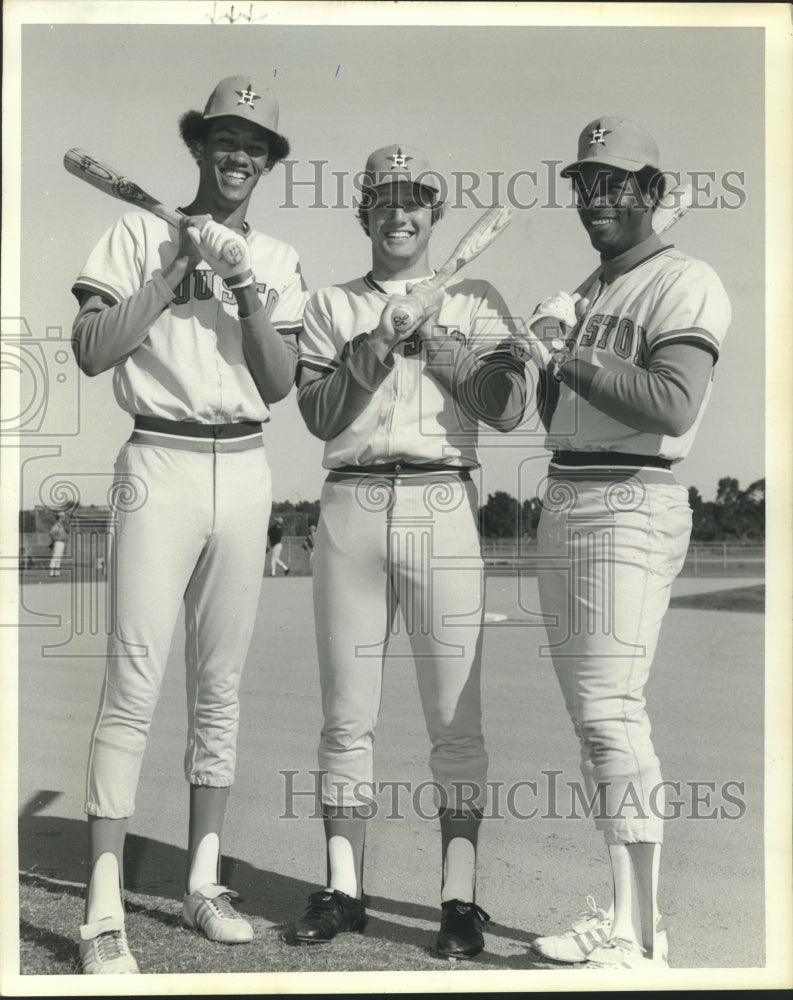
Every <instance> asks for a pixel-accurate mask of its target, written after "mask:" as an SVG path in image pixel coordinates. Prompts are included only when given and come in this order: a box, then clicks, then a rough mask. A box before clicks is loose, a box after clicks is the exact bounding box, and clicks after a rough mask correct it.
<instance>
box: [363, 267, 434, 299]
mask: <svg viewBox="0 0 793 1000" xmlns="http://www.w3.org/2000/svg"><path fill="white" fill-rule="evenodd" d="M435 274H436V272H435V271H434V270H433V271H431V272H430V274H425V275H424V277H423V278H390V279H388V280H387V281H386V280H385V279H381V281H385V284H387V285H388V284H390V283H391V282H392V281H405V282H407V283H408V284H412V283H415V282H417V281H426V280H427V279H428V278H432V277H434V276H435ZM363 280H364V284H365V285H368V286H369V288H373V289H374V290H375V291H376V292H382V293H383V295H388V292H387V291H386V290H385V288H383V286H382V285H381V284H380V282H378V281H376V280H375V278H374V277H373V276H372V272H371V271H369V273H368V274H365V275H364V279H363Z"/></svg>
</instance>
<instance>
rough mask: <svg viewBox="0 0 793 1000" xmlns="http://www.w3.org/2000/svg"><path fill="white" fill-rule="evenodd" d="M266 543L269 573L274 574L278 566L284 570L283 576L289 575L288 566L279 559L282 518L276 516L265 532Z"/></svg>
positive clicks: (281, 539) (282, 544)
mask: <svg viewBox="0 0 793 1000" xmlns="http://www.w3.org/2000/svg"><path fill="white" fill-rule="evenodd" d="M267 544H268V546H269V550H270V575H271V576H275V575H276V573H277V572H278V567H279V566H280V567H281V569H282V570H283V571H284V576H289V567H288V566H287V564H286V563H285V562H284V561H283V560H282V559H281V550H282V548H283V547H284V519H283V518H282V517H276V518H274V519H273V523H272V524H271V525H270V528H269V530H268V532H267Z"/></svg>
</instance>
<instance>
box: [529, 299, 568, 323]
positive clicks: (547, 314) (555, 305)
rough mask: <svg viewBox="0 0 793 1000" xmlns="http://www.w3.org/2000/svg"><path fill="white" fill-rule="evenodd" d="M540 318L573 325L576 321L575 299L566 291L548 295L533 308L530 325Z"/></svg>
mask: <svg viewBox="0 0 793 1000" xmlns="http://www.w3.org/2000/svg"><path fill="white" fill-rule="evenodd" d="M541 319H555V320H558V321H559V322H560V323H564V325H565V326H575V325H576V323H577V322H578V317H577V316H576V310H575V300H574V299H573V296H572V295H570V294H569V293H568V292H557V293H556V295H549V296H548V298H546V299H543V300H542V302H541V303H540V304H539V305H538V306H537V308H536V309H535V310H534V316H533V317H532V321H531V325H532V326H534V324H535V323H536V322H537V321H538V320H541Z"/></svg>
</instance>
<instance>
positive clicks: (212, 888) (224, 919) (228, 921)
mask: <svg viewBox="0 0 793 1000" xmlns="http://www.w3.org/2000/svg"><path fill="white" fill-rule="evenodd" d="M237 895H238V894H237V893H236V892H234V891H233V890H232V889H227V888H226V887H225V886H224V885H211V884H208V885H202V886H201V888H200V889H196V891H195V892H191V893H190V895H189V896H185V898H184V901H183V903H182V923H184V925H185V926H186V927H191V928H193V929H194V930H199V931H201V933H202V934H203V935H204V937H207V938H209V940H210V941H220V942H222V943H223V944H247V943H248V942H249V941H252V940H253V927H251V925H250V924H249V923H248V921H247V920H244V919H243V918H242V917H241V916H240V915H239V913H237V911H236V910H235V909H234V907H233V906H232V905H231V900H232V899H234V898H236V896H237Z"/></svg>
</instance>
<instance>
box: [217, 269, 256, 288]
mask: <svg viewBox="0 0 793 1000" xmlns="http://www.w3.org/2000/svg"><path fill="white" fill-rule="evenodd" d="M223 283H224V284H225V286H226V288H228V289H229V291H231V292H233V291H235V290H236V289H238V288H245V287H246V286H247V285H252V284H253V271H252V270H251V269H250V268H248V270H247V271H243V272H242V274H233V275H231V277H229V278H224V279H223Z"/></svg>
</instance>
